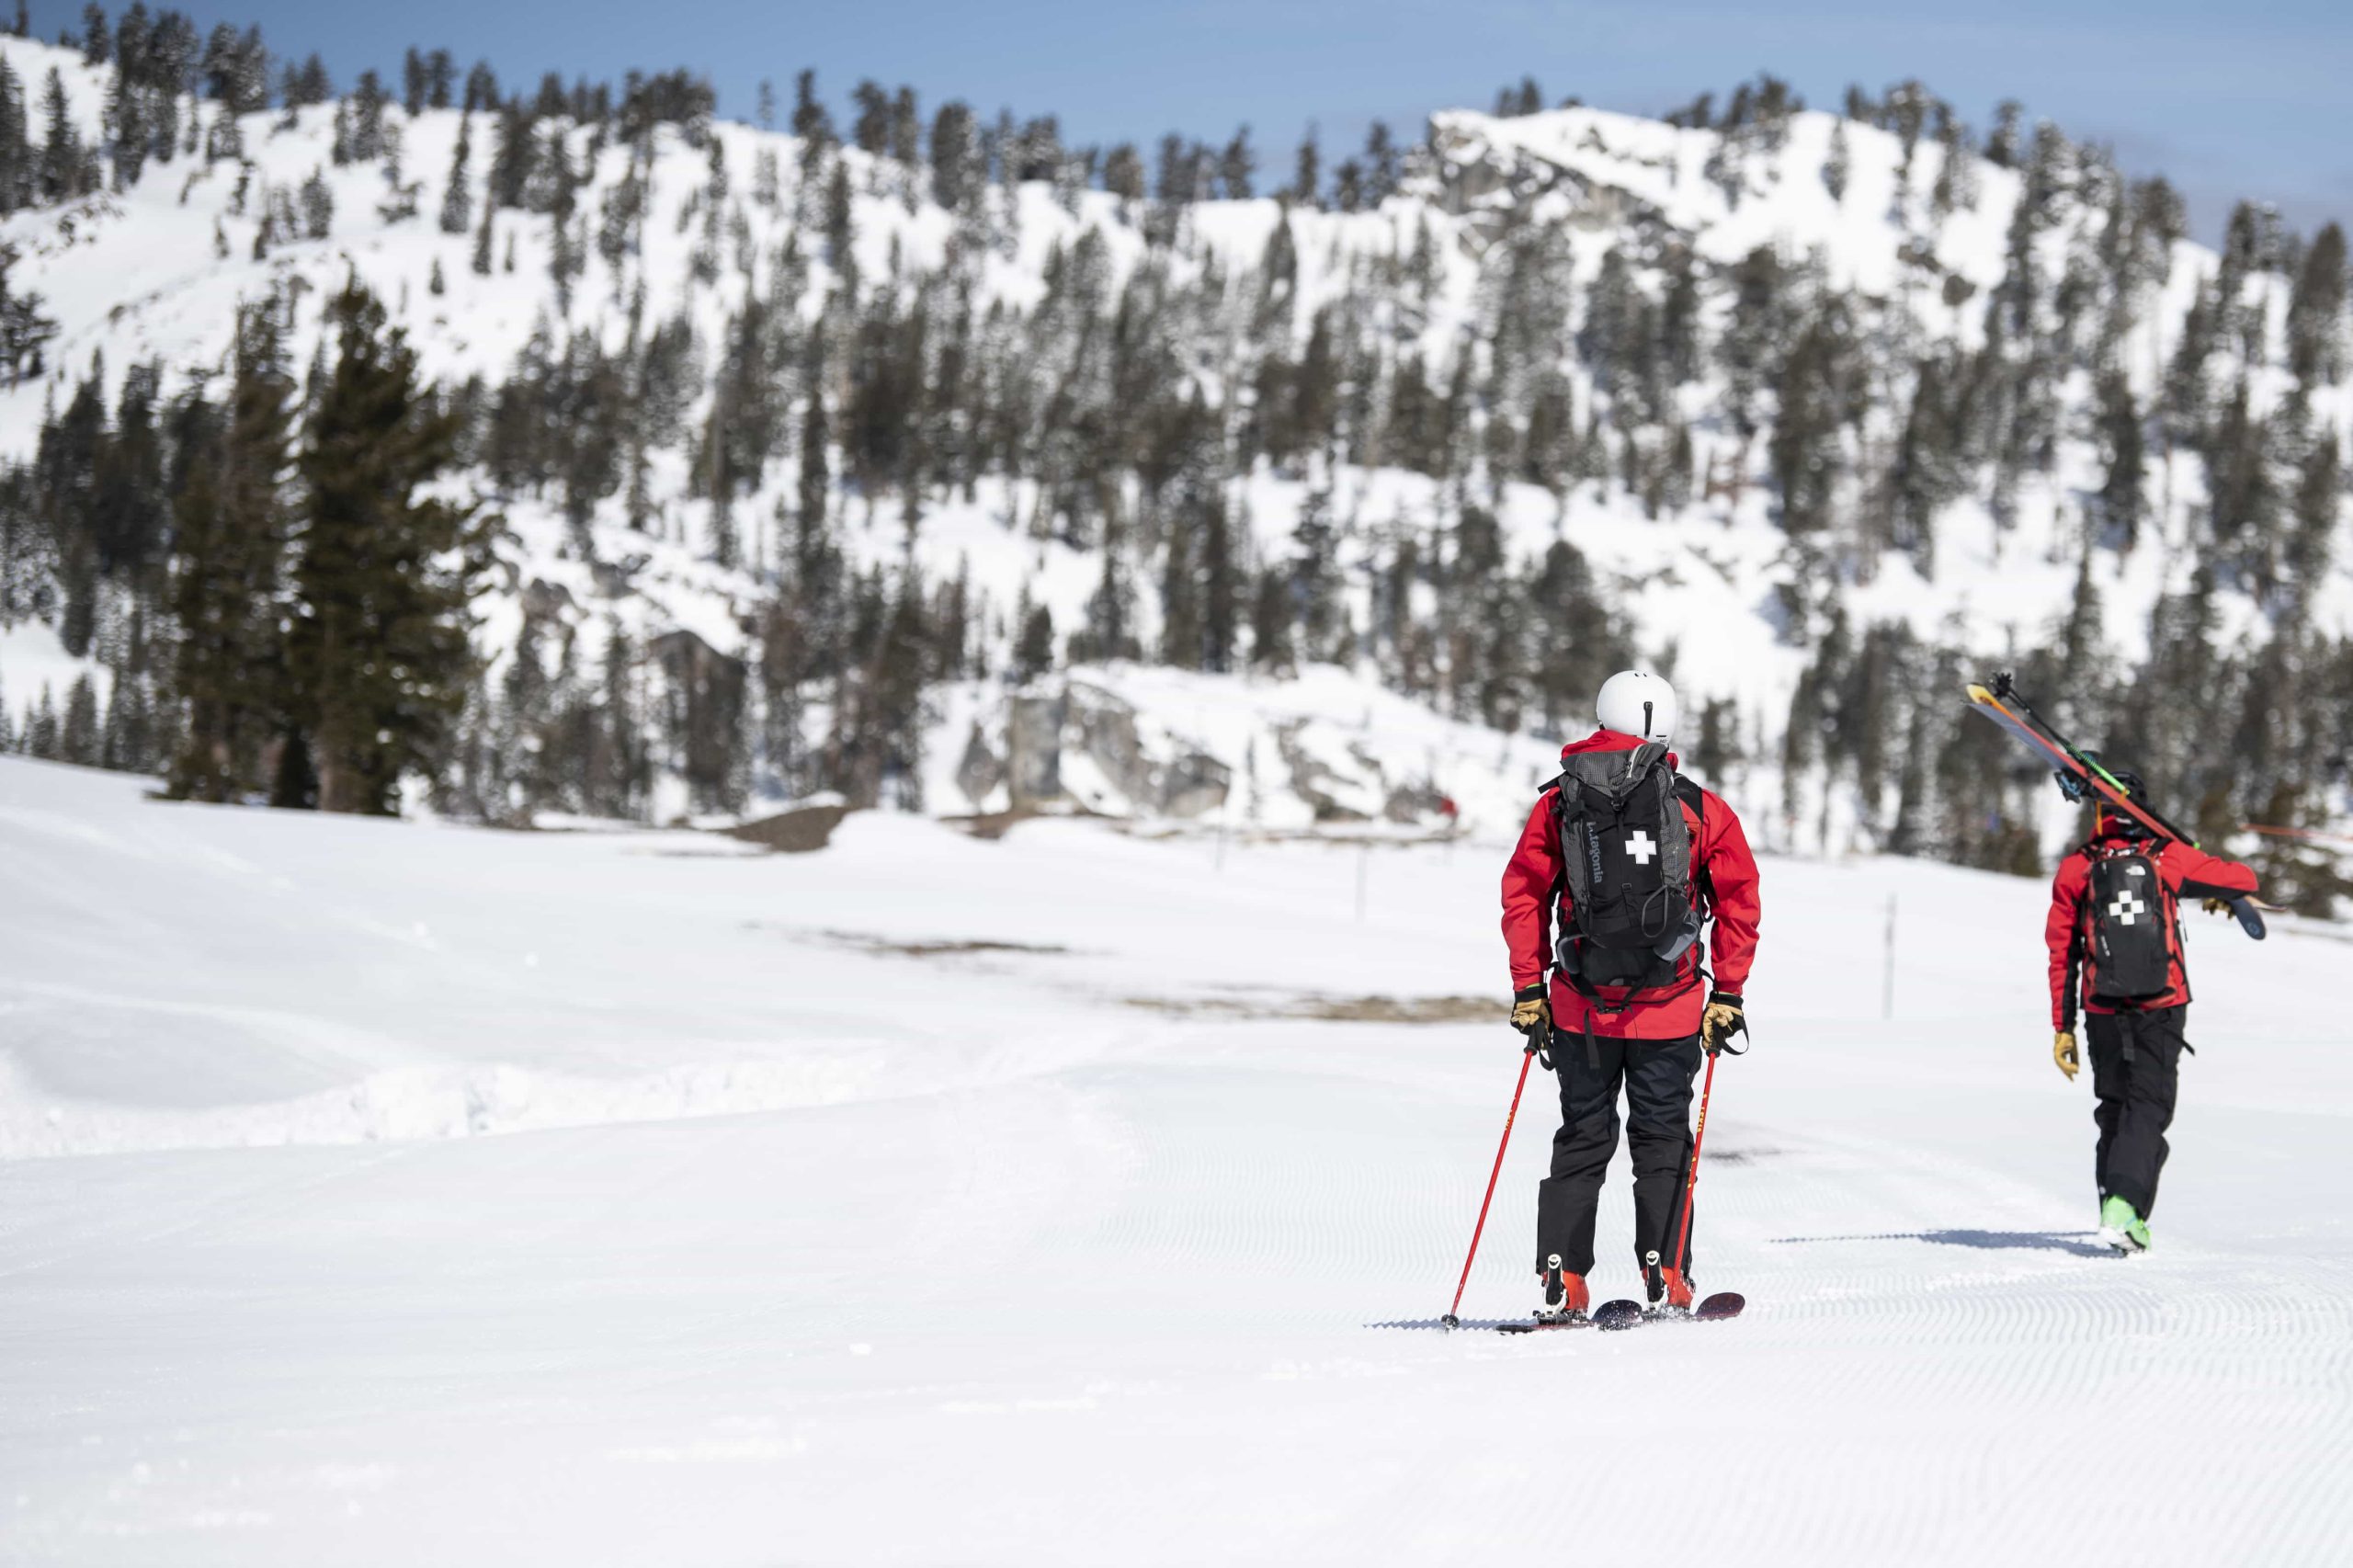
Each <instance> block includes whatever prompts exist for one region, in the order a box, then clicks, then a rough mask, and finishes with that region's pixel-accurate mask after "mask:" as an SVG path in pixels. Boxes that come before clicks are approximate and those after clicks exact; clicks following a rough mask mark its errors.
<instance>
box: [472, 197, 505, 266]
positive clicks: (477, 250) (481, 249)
mask: <svg viewBox="0 0 2353 1568" xmlns="http://www.w3.org/2000/svg"><path fill="white" fill-rule="evenodd" d="M497 215H498V203H496V202H494V201H491V200H488V199H485V200H484V201H483V204H482V222H480V223H478V224H476V225H475V226H474V248H473V256H472V260H471V261H470V262H469V263H468V265H469V266H471V267H472V268H473V273H474V276H475V277H477V278H487V277H489V276H490V247H491V240H492V235H491V225H492V221H493V220H494V218H496V217H497Z"/></svg>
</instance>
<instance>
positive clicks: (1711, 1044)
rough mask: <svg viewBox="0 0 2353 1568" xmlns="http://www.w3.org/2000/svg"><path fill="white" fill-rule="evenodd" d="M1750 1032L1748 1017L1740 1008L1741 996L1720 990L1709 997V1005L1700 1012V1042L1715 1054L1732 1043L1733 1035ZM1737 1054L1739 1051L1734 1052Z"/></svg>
mask: <svg viewBox="0 0 2353 1568" xmlns="http://www.w3.org/2000/svg"><path fill="white" fill-rule="evenodd" d="M1747 1032H1748V1019H1747V1017H1746V1016H1745V1014H1743V1013H1742V1012H1741V1010H1740V998H1739V997H1738V996H1736V995H1734V994H1733V993H1731V992H1729V991H1719V992H1717V993H1715V994H1713V995H1711V996H1710V997H1709V998H1708V1005H1707V1006H1706V1007H1705V1008H1704V1009H1702V1010H1701V1012H1700V1014H1699V1044H1700V1047H1701V1049H1703V1050H1705V1051H1707V1053H1708V1054H1709V1055H1711V1056H1713V1055H1714V1054H1715V1053H1716V1052H1717V1051H1722V1049H1723V1048H1724V1047H1725V1046H1727V1045H1729V1044H1731V1043H1732V1037H1733V1036H1734V1035H1736V1034H1746V1033H1747ZM1739 1054H1740V1052H1738V1051H1734V1052H1733V1055H1735V1056H1737V1055H1739Z"/></svg>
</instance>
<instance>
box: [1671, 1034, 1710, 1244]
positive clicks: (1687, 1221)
mask: <svg viewBox="0 0 2353 1568" xmlns="http://www.w3.org/2000/svg"><path fill="white" fill-rule="evenodd" d="M1715 1086H1716V1053H1715V1052H1714V1051H1710V1052H1708V1075H1707V1077H1706V1078H1705V1079H1704V1080H1702V1081H1701V1083H1700V1085H1699V1126H1698V1127H1697V1128H1696V1129H1694V1130H1693V1131H1692V1133H1691V1173H1690V1175H1689V1176H1688V1177H1687V1178H1686V1179H1685V1181H1684V1183H1683V1216H1682V1218H1680V1219H1678V1220H1677V1221H1675V1271H1676V1272H1677V1274H1680V1273H1682V1272H1683V1259H1684V1257H1685V1256H1686V1255H1687V1254H1688V1253H1689V1252H1690V1250H1691V1194H1692V1193H1693V1192H1695V1191H1697V1190H1698V1189H1699V1145H1700V1144H1701V1143H1702V1142H1705V1141H1706V1139H1707V1136H1708V1096H1709V1095H1710V1094H1711V1093H1712V1092H1713V1091H1714V1089H1715Z"/></svg>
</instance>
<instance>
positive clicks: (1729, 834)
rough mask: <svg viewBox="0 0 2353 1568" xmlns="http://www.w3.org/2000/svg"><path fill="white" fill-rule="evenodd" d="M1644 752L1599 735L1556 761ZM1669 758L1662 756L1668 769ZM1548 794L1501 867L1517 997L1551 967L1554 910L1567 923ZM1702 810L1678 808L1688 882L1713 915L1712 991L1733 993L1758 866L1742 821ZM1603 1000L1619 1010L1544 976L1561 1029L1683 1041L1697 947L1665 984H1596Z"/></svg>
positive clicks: (1694, 998) (1702, 993)
mask: <svg viewBox="0 0 2353 1568" xmlns="http://www.w3.org/2000/svg"><path fill="white" fill-rule="evenodd" d="M1640 744H1642V742H1641V741H1639V740H1637V739H1636V738H1635V737H1633V736H1632V735H1624V734H1620V733H1618V732H1617V731H1615V730H1597V731H1595V732H1594V733H1592V734H1591V735H1588V736H1587V737H1586V738H1585V739H1584V740H1581V741H1577V742H1574V744H1570V745H1567V746H1563V748H1562V749H1561V756H1562V758H1563V760H1564V761H1565V760H1566V759H1567V758H1569V757H1572V756H1576V755H1578V754H1579V753H1581V752H1593V751H1631V750H1633V749H1634V748H1635V747H1636V746H1638V745H1640ZM1674 760H1675V758H1674V756H1672V755H1671V754H1670V755H1669V756H1668V757H1667V761H1668V762H1669V764H1672V763H1673V762H1674ZM1553 794H1554V791H1553V790H1545V791H1544V793H1543V794H1541V795H1540V796H1539V797H1537V801H1536V806H1535V809H1534V810H1532V811H1530V812H1529V813H1528V825H1527V826H1526V827H1525V828H1522V829H1521V830H1520V835H1519V843H1518V846H1516V847H1515V848H1514V849H1513V850H1512V852H1511V863H1510V864H1509V865H1507V866H1506V867H1505V868H1504V942H1505V944H1506V946H1507V947H1509V948H1510V949H1511V983H1512V989H1513V990H1515V991H1518V990H1524V989H1526V988H1527V987H1529V986H1530V985H1534V984H1536V983H1538V982H1539V981H1540V980H1542V979H1543V978H1544V974H1545V971H1547V970H1549V969H1551V968H1552V930H1553V916H1552V908H1553V905H1554V904H1555V903H1558V904H1559V905H1560V906H1561V913H1562V915H1563V916H1566V915H1568V913H1569V909H1568V885H1567V882H1566V881H1565V880H1564V879H1563V876H1562V874H1561V835H1560V830H1559V824H1558V819H1557V818H1556V817H1555V816H1554V815H1553V807H1552V796H1553ZM1699 798H1700V801H1701V802H1702V807H1703V809H1702V810H1701V811H1699V812H1697V813H1695V812H1693V811H1692V810H1691V806H1690V803H1689V802H1688V801H1681V800H1678V801H1677V804H1679V805H1681V806H1682V808H1683V819H1684V821H1685V822H1686V823H1688V824H1690V828H1691V881H1692V886H1693V887H1694V889H1695V890H1697V892H1698V893H1699V913H1700V914H1701V915H1703V916H1707V915H1712V916H1713V917H1714V919H1715V929H1714V932H1713V933H1712V935H1711V938H1710V942H1709V947H1710V950H1711V955H1712V958H1713V961H1714V975H1713V979H1714V984H1715V989H1717V990H1719V991H1725V992H1731V993H1733V994H1738V993H1739V991H1740V989H1741V987H1742V986H1743V985H1744V984H1745V983H1747V980H1748V965H1749V961H1750V960H1752V959H1753V958H1755V956H1756V916H1757V903H1756V857H1755V856H1754V855H1752V854H1750V853H1749V851H1748V835H1746V834H1745V833H1744V832H1742V831H1741V826H1740V819H1739V818H1738V817H1736V816H1734V815H1733V811H1732V808H1731V807H1730V806H1727V805H1725V804H1724V802H1723V801H1722V799H1720V798H1719V797H1717V796H1715V795H1713V794H1711V793H1709V792H1708V791H1707V790H1700V791H1699ZM1597 993H1598V994H1599V995H1600V997H1601V998H1602V1000H1603V1001H1605V1002H1608V1003H1616V1002H1620V1001H1624V1002H1625V1003H1626V1004H1627V1005H1626V1006H1625V1008H1624V1009H1623V1010H1622V1011H1620V1012H1606V1011H1603V1010H1601V1009H1599V1008H1595V1007H1593V1006H1589V1005H1588V1003H1587V1002H1586V998H1585V997H1584V996H1583V995H1581V994H1579V993H1578V992H1577V990H1576V988H1575V987H1574V986H1573V985H1571V984H1570V983H1568V980H1567V979H1566V978H1565V977H1564V976H1562V975H1559V974H1555V975H1553V976H1552V1020H1553V1022H1554V1023H1555V1024H1556V1025H1558V1026H1559V1027H1560V1028H1563V1029H1567V1030H1571V1031H1575V1032H1582V1031H1583V1030H1584V1028H1585V1027H1586V1020H1587V1017H1588V1015H1589V1016H1590V1017H1591V1021H1592V1025H1593V1032H1594V1033H1595V1034H1597V1035H1610V1036H1614V1037H1618V1038H1621V1039H1626V1040H1681V1039H1683V1038H1684V1037H1686V1036H1688V1035H1695V1034H1698V1033H1699V1013H1700V1010H1701V1009H1702V1008H1703V1007H1705V1006H1706V1005H1707V987H1706V986H1705V985H1703V984H1702V983H1701V974H1700V967H1699V948H1698V947H1697V946H1696V945H1695V946H1694V947H1693V948H1692V949H1691V950H1690V951H1689V952H1688V953H1686V954H1684V955H1683V960H1682V962H1681V963H1680V964H1679V965H1678V966H1677V970H1676V980H1675V983H1674V984H1672V985H1662V986H1657V987H1655V988H1654V989H1651V990H1646V991H1630V990H1626V989H1624V988H1621V987H1618V986H1608V985H1605V986H1600V987H1598V988H1597Z"/></svg>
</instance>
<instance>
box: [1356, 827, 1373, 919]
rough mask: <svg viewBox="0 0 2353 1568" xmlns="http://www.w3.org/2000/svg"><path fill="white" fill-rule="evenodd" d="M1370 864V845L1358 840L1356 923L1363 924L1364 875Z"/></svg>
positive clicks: (1367, 871)
mask: <svg viewBox="0 0 2353 1568" xmlns="http://www.w3.org/2000/svg"><path fill="white" fill-rule="evenodd" d="M1371 866H1372V846H1371V845H1370V843H1366V842H1362V841H1359V842H1358V845H1357V924H1358V925H1359V926H1361V925H1363V924H1364V884H1365V877H1366V875H1367V874H1368V873H1369V871H1370V868H1371Z"/></svg>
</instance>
